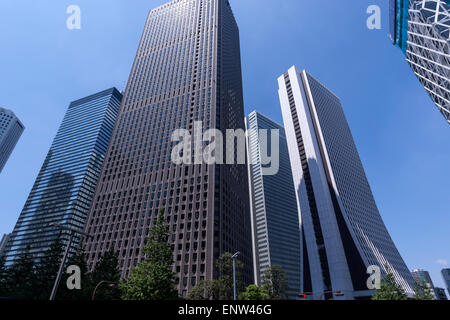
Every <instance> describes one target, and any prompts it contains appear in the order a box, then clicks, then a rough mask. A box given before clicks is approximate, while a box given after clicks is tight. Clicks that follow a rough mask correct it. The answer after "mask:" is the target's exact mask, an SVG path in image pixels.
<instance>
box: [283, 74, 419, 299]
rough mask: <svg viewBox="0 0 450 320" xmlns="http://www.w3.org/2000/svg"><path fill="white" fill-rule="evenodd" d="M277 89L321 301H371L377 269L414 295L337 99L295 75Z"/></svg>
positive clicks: (307, 77) (313, 283) (307, 78)
mask: <svg viewBox="0 0 450 320" xmlns="http://www.w3.org/2000/svg"><path fill="white" fill-rule="evenodd" d="M278 84H279V95H280V101H281V108H282V113H283V119H284V125H285V130H286V137H287V141H288V146H289V154H290V159H291V166H292V170H293V178H294V185H295V188H296V193H297V197H298V202H299V203H300V210H301V228H302V231H303V237H304V239H305V240H306V250H307V254H306V257H307V259H308V261H309V268H307V269H304V270H303V272H306V273H307V274H310V279H311V283H310V284H311V286H312V291H313V292H314V293H315V294H316V296H315V298H316V299H318V297H321V296H323V295H325V297H329V298H331V297H332V294H331V293H332V292H337V291H341V292H343V293H344V297H342V298H344V299H353V298H359V297H367V296H370V295H371V294H372V293H373V292H369V291H368V290H367V284H366V281H367V279H368V275H367V274H366V271H367V267H368V266H371V265H377V266H379V267H380V268H381V269H382V270H383V269H384V268H385V267H387V268H389V270H390V271H391V272H392V273H393V274H394V276H395V279H396V281H397V282H398V283H399V284H400V285H401V286H402V287H403V288H404V289H405V290H406V291H407V293H409V294H412V292H413V291H412V287H413V279H412V276H411V274H410V272H409V270H408V268H407V267H406V265H405V263H404V261H403V259H402V257H401V256H400V254H399V252H398V251H397V248H396V247H395V245H394V243H393V241H392V239H391V237H390V236H389V233H388V231H387V229H386V227H385V225H384V223H383V220H382V218H381V216H380V214H379V212H378V208H377V205H376V203H375V200H374V197H373V195H372V191H371V189H370V186H369V183H368V181H367V177H366V174H365V172H364V168H363V166H362V163H361V160H360V158H359V155H358V151H357V149H356V146H355V143H354V140H353V137H352V134H351V132H350V128H349V126H348V123H347V120H346V118H345V115H344V111H343V109H342V105H341V102H340V100H339V98H338V97H336V96H335V95H334V94H333V93H332V92H331V91H330V90H328V89H327V88H326V87H325V86H323V85H322V84H321V83H319V82H318V81H317V80H315V79H314V78H313V77H312V76H311V75H309V74H308V73H307V72H306V71H302V72H300V71H299V70H298V69H297V68H296V67H292V68H291V69H289V71H288V72H286V73H285V74H284V75H282V76H281V77H280V78H279V79H278ZM304 285H305V287H307V286H309V284H308V282H305V283H304Z"/></svg>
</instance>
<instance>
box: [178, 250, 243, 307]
mask: <svg viewBox="0 0 450 320" xmlns="http://www.w3.org/2000/svg"><path fill="white" fill-rule="evenodd" d="M243 268H244V264H243V263H242V262H241V261H239V260H237V259H236V286H237V291H238V292H242V291H243V290H244V288H243V285H242V281H241V270H242V269H243ZM216 269H217V272H218V279H216V280H207V281H201V282H199V283H198V284H197V285H196V286H195V287H194V288H193V289H192V290H191V291H190V292H189V294H188V297H187V298H188V299H190V300H211V299H212V300H232V299H233V295H234V294H233V290H234V284H233V255H232V254H231V253H228V252H227V253H224V254H222V255H221V256H220V257H219V259H217V261H216Z"/></svg>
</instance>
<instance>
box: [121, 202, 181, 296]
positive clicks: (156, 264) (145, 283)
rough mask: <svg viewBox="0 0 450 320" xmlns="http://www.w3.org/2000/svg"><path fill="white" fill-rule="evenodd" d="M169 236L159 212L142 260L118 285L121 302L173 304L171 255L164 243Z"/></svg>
mask: <svg viewBox="0 0 450 320" xmlns="http://www.w3.org/2000/svg"><path fill="white" fill-rule="evenodd" d="M169 236H170V232H169V229H168V227H167V226H166V225H165V223H164V210H161V212H160V214H159V217H158V220H157V223H156V225H155V226H153V228H152V229H151V231H150V235H149V239H148V240H147V243H146V245H145V247H144V250H143V253H144V260H143V261H142V262H141V263H139V264H138V265H137V267H136V268H134V269H133V270H131V274H130V276H129V277H128V278H127V279H126V280H124V281H122V282H121V283H120V287H121V289H122V291H123V294H122V298H123V299H125V300H175V299H177V298H178V294H177V291H176V290H175V280H174V276H175V273H174V272H172V265H173V252H172V249H171V247H170V244H169V242H168V240H169Z"/></svg>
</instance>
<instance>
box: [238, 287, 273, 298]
mask: <svg viewBox="0 0 450 320" xmlns="http://www.w3.org/2000/svg"><path fill="white" fill-rule="evenodd" d="M269 299H270V295H269V293H268V292H267V291H265V290H263V289H261V288H260V287H258V286H257V285H255V284H252V285H249V286H248V287H247V289H246V290H245V292H243V293H241V294H240V296H239V300H256V301H261V300H269Z"/></svg>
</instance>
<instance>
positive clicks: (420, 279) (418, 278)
mask: <svg viewBox="0 0 450 320" xmlns="http://www.w3.org/2000/svg"><path fill="white" fill-rule="evenodd" d="M411 274H412V276H413V278H414V281H415V282H416V283H425V285H426V286H427V287H428V288H430V289H431V290H432V292H431V294H432V295H433V297H434V299H437V295H436V290H435V288H434V284H433V280H431V277H430V273H429V272H428V271H425V270H423V269H415V270H413V271H411Z"/></svg>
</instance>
